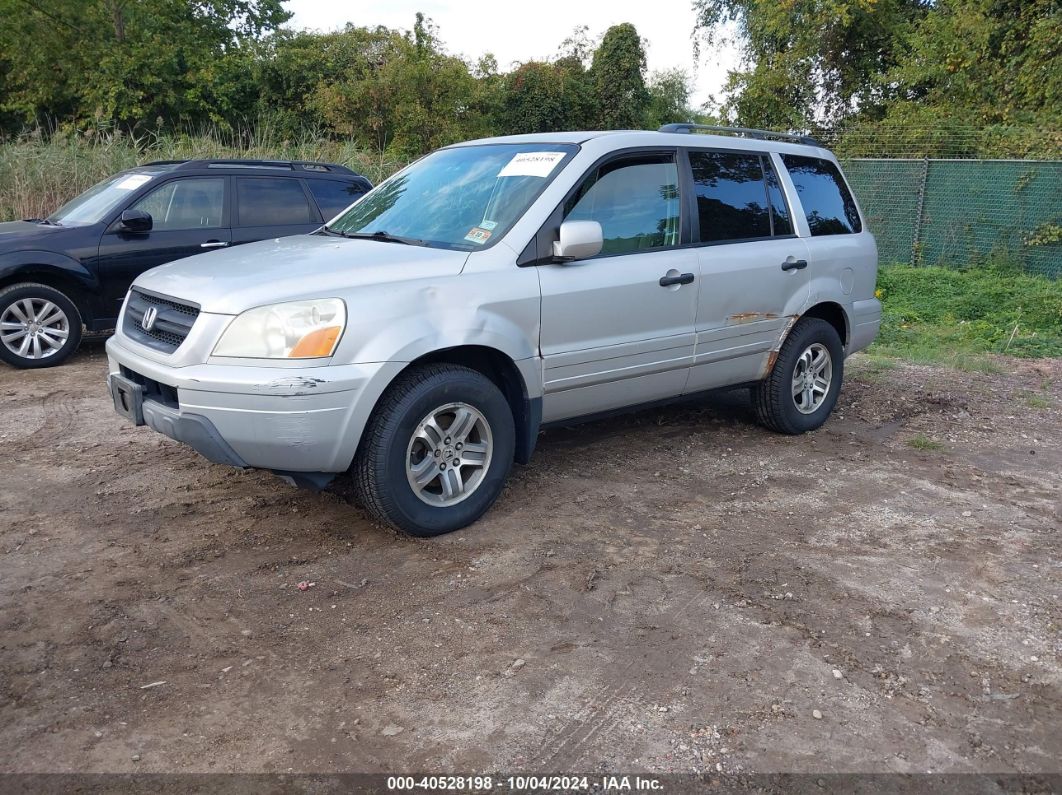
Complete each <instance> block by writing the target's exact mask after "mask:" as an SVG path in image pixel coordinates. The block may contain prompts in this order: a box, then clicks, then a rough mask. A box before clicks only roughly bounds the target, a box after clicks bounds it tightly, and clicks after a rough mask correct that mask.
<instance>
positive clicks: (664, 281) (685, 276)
mask: <svg viewBox="0 0 1062 795" xmlns="http://www.w3.org/2000/svg"><path fill="white" fill-rule="evenodd" d="M692 281H693V274H692V273H680V274H679V275H678V276H661V277H660V286H661V287H670V286H671V285H673V284H690V283H691V282H692Z"/></svg>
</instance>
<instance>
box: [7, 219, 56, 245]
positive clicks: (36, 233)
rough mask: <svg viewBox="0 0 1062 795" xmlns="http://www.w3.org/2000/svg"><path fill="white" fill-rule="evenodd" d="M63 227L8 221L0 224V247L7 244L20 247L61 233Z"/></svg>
mask: <svg viewBox="0 0 1062 795" xmlns="http://www.w3.org/2000/svg"><path fill="white" fill-rule="evenodd" d="M64 228H65V227H62V226H48V225H47V224H35V223H30V222H29V221H8V222H6V223H2V224H0V246H3V245H7V244H16V245H21V244H22V243H27V242H29V241H32V240H39V239H41V238H46V237H48V236H50V235H54V234H55V233H56V232H62V231H63V229H64Z"/></svg>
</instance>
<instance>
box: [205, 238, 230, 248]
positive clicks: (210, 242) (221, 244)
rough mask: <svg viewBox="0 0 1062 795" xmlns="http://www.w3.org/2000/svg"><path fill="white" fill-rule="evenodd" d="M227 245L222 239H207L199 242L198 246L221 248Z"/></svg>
mask: <svg viewBox="0 0 1062 795" xmlns="http://www.w3.org/2000/svg"><path fill="white" fill-rule="evenodd" d="M227 245H228V243H226V242H225V241H224V240H208V241H207V242H206V243H200V244H199V248H223V247H225V246H227Z"/></svg>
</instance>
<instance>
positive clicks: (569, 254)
mask: <svg viewBox="0 0 1062 795" xmlns="http://www.w3.org/2000/svg"><path fill="white" fill-rule="evenodd" d="M604 244H605V238H604V235H603V234H602V232H601V224H599V223H598V222H597V221H565V222H564V223H563V224H561V226H560V239H559V240H557V241H555V242H554V243H553V257H554V259H556V260H559V261H561V262H570V261H571V260H576V259H587V258H589V257H596V256H597V255H598V254H600V253H601V247H602V246H603V245H604Z"/></svg>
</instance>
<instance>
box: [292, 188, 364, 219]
mask: <svg viewBox="0 0 1062 795" xmlns="http://www.w3.org/2000/svg"><path fill="white" fill-rule="evenodd" d="M306 184H307V185H309V186H310V193H312V194H313V198H314V201H316V202H317V206H318V207H320V208H321V215H323V216H324V219H325V220H326V221H328V220H331V219H332V218H335V217H336V216H337V215H339V214H340V213H341V212H342V211H343V210H345V209H347V208H348V207H349V206H350V205H352V204H353V203H354V202H356V201H357V200H358V199H360V198H361V197H362V196H364V195H365V187H364V186H363V185H359V184H358V183H357V182H340V181H339V180H335V179H308V180H306Z"/></svg>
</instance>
